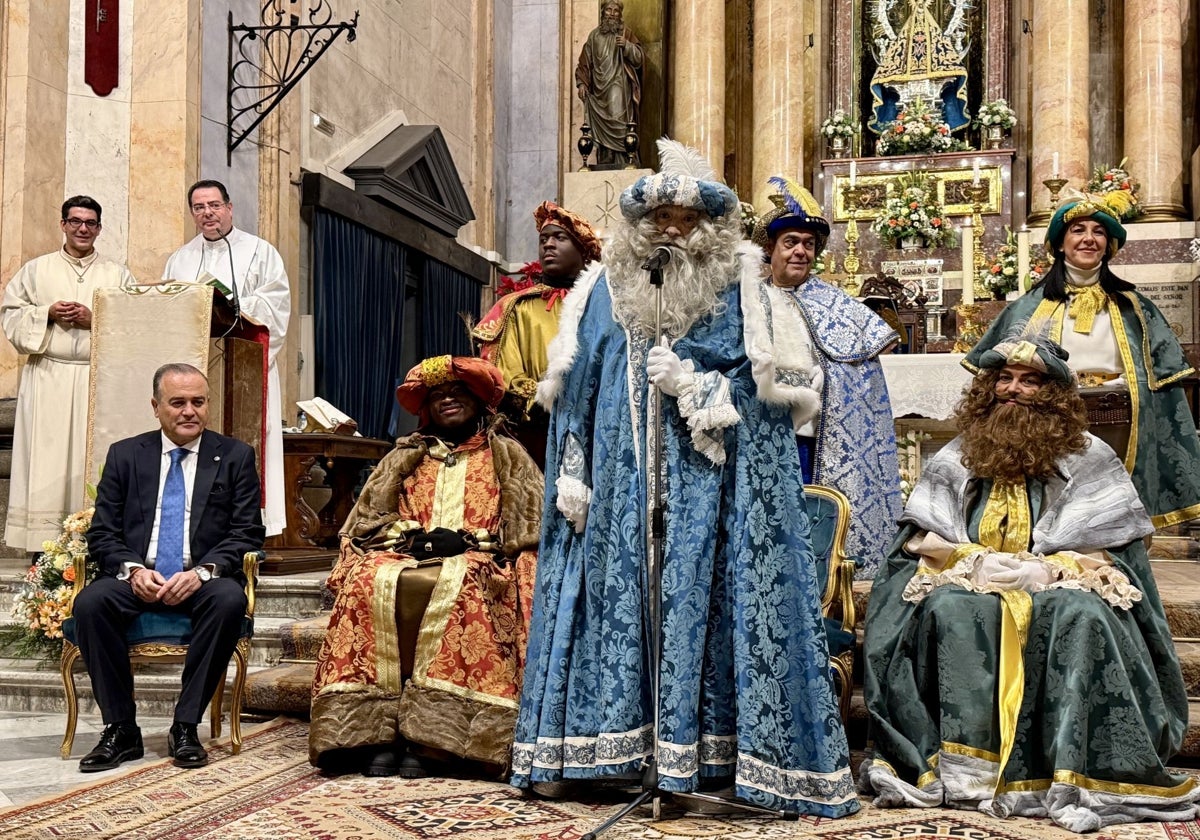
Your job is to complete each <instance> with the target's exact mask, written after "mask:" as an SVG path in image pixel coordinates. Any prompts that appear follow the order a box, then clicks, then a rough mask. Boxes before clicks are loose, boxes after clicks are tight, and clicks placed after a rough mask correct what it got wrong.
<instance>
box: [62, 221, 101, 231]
mask: <svg viewBox="0 0 1200 840" xmlns="http://www.w3.org/2000/svg"><path fill="white" fill-rule="evenodd" d="M63 224H64V225H66V226H67V227H69V228H70V229H71V230H79V229H80V228H81V227H85V228H87V229H88V230H99V229H100V222H99V221H97V220H96V219H63Z"/></svg>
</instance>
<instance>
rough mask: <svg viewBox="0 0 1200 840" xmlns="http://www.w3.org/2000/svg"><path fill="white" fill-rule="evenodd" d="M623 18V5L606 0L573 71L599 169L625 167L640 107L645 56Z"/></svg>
mask: <svg viewBox="0 0 1200 840" xmlns="http://www.w3.org/2000/svg"><path fill="white" fill-rule="evenodd" d="M623 14H624V3H622V2H621V0H605V3H604V7H603V9H602V10H601V13H600V25H599V26H597V27H596V28H595V29H593V30H592V31H591V33H589V34H588V37H587V41H585V42H584V44H583V49H582V50H580V52H579V63H578V64H577V65H576V67H575V90H576V92H577V93H578V94H579V98H580V99H581V100H582V101H583V107H584V115H585V120H586V122H587V124H588V125H589V126H591V133H592V138H593V139H594V140H595V143H596V161H597V164H598V166H600V167H604V168H607V167H609V166H612V165H616V166H621V165H624V164H625V162H626V160H627V156H626V151H625V149H626V145H625V135H626V133H628V125H629V124H630V123H633V124H634V125H635V126H636V125H637V124H638V117H639V109H640V107H641V102H642V63H643V62H644V61H645V58H646V52H645V50H643V49H642V46H641V44H640V43H639V42H638V39H637V36H636V35H634V34H633V31H632V30H631V29H629V27H627V26H626V25H625V21H624V18H623ZM635 157H636V155H635ZM630 162H631V163H635V164H636V160H635V161H630Z"/></svg>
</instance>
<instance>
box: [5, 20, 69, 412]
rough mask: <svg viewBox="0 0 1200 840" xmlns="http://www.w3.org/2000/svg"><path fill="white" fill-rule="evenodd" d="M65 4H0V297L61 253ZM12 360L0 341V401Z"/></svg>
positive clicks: (12, 374)
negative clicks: (45, 258) (39, 261)
mask: <svg viewBox="0 0 1200 840" xmlns="http://www.w3.org/2000/svg"><path fill="white" fill-rule="evenodd" d="M69 21H70V1H69V0H7V2H2V3H0V93H2V94H3V99H0V134H2V136H0V293H2V292H3V291H4V285H5V284H7V283H8V281H9V280H10V279H12V276H13V275H14V274H16V273H17V270H18V269H20V267H21V266H22V265H24V264H25V263H26V262H27V261H29V260H31V259H32V258H34V257H36V256H38V255H39V254H45V253H47V252H49V251H53V250H55V249H57V248H58V247H60V246H61V245H62V233H61V232H60V230H59V226H58V219H59V209H60V208H61V207H62V203H63V199H64V198H65V197H66V196H65V194H64V189H65V177H66V135H67V130H66V126H67V59H68V55H69V46H68V45H69V43H70V36H69ZM17 370H18V357H17V353H16V351H15V350H14V349H13V347H12V345H11V344H9V343H8V341H7V339H4V338H0V397H15V396H16V394H17Z"/></svg>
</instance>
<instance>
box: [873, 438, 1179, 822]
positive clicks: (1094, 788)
mask: <svg viewBox="0 0 1200 840" xmlns="http://www.w3.org/2000/svg"><path fill="white" fill-rule="evenodd" d="M958 458H959V449H958V446H957V441H954V442H951V443H950V444H949V445H948V446H947V447H945V448H944V449H943V450H942V451H941V452H940V453H939V454H938V455H937V456H936V457H935V458H934V459H933V460H932V461H931V463H930V464H929V466H928V467H927V468H926V471H925V473H924V474H923V475H922V478H921V482H920V484H919V485H918V487H917V488H916V489H915V490H914V492H913V496H912V498H911V499H910V501H909V506H908V508H906V510H905V513H904V516H903V517H902V518H901V528H900V533H899V534H898V536H897V537H896V540H895V542H894V543H893V545H892V549H891V552H890V555H889V558H888V562H887V564H886V565H885V566H884V567H883V568H882V569H881V570H880V572H879V575H878V576H877V577H876V578H875V582H874V585H873V587H872V590H871V601H870V606H869V609H868V612H867V621H866V640H865V654H866V657H865V659H866V662H865V697H866V702H867V707H868V710H869V713H870V725H871V738H872V739H873V741H874V744H875V752H874V755H873V756H872V757H871V758H869V759H868V760H867V761H865V762H864V763H863V767H862V768H861V771H860V774H861V775H860V784H861V786H862V787H863V788H864V789H865V791H866V792H871V793H874V794H875V795H876V797H877V798H876V800H875V804H876V805H879V806H900V807H933V806H937V805H943V804H944V805H949V806H952V807H959V808H971V809H976V808H977V809H979V810H981V811H984V812H989V813H992V814H995V815H997V816H1008V815H1011V814H1016V815H1024V816H1049V817H1051V818H1052V819H1053V820H1054V821H1055V822H1057V823H1059V824H1060V825H1062V826H1064V827H1066V828H1069V829H1071V830H1074V831H1094V830H1096V829H1098V828H1101V827H1103V826H1105V825H1111V824H1115V823H1123V822H1133V821H1137V820H1143V819H1151V820H1184V819H1193V818H1194V817H1195V814H1196V805H1195V802H1196V800H1197V797H1198V796H1200V786H1198V785H1197V782H1196V780H1195V779H1192V778H1191V777H1188V776H1177V775H1173V774H1171V773H1169V772H1168V771H1167V770H1166V762H1167V760H1168V759H1169V758H1170V757H1171V756H1172V755H1173V754H1174V753H1175V752H1176V751H1178V749H1179V747H1180V745H1181V743H1182V739H1183V734H1184V729H1185V727H1186V724H1187V697H1186V692H1185V689H1184V683H1183V678H1182V674H1181V672H1180V667H1179V661H1178V658H1177V657H1176V654H1175V649H1174V645H1173V643H1172V641H1171V636H1170V631H1169V630H1168V627H1167V622H1166V617H1165V615H1164V613H1163V608H1162V603H1161V601H1160V599H1159V595H1158V591H1157V589H1156V587H1155V583H1154V578H1153V576H1152V574H1151V572H1150V565H1149V562H1148V560H1147V558H1146V551H1145V548H1144V545H1143V542H1142V540H1141V536H1142V535H1144V534H1146V533H1149V532H1150V529H1151V526H1150V523H1149V521H1148V520H1147V518H1146V515H1145V512H1144V510H1143V509H1142V507H1141V505H1140V503H1139V502H1138V499H1137V496H1136V492H1135V491H1134V489H1133V487H1132V485H1131V484H1130V482H1129V479H1128V477H1126V476H1125V475H1124V472H1123V470H1122V467H1121V464H1120V462H1119V461H1118V460H1117V458H1116V457H1115V456H1114V455H1113V452H1112V450H1111V449H1109V448H1108V447H1107V446H1105V445H1104V444H1103V443H1101V442H1099V441H1098V440H1097V439H1095V438H1093V439H1092V446H1091V447H1090V449H1089V450H1088V451H1087V452H1085V453H1082V454H1080V455H1076V456H1070V457H1068V458H1067V459H1064V461H1062V462H1060V467H1061V474H1060V475H1059V476H1056V477H1054V478H1053V479H1050V480H1047V481H1044V482H1043V481H1036V480H1031V481H1029V482H1028V483H1027V495H1028V500H1029V505H1030V513H1031V519H1032V522H1033V530H1032V539H1031V540H1030V548H1031V550H1032V551H1034V552H1035V553H1043V554H1046V555H1049V554H1051V553H1053V552H1055V551H1062V550H1065V549H1072V550H1076V551H1080V552H1095V551H1097V550H1099V549H1104V550H1105V551H1106V553H1107V555H1108V557H1109V558H1110V559H1111V560H1112V562H1113V563H1114V565H1115V566H1116V568H1118V569H1120V571H1122V572H1124V574H1125V575H1126V576H1127V577H1128V579H1129V582H1130V583H1131V584H1132V585H1133V586H1134V587H1136V588H1137V589H1138V590H1139V591H1140V592H1141V599H1140V600H1139V601H1136V602H1134V603H1133V604H1132V605H1131V608H1128V609H1124V608H1122V607H1120V606H1114V605H1112V604H1110V603H1109V602H1107V601H1106V600H1105V599H1104V598H1102V597H1101V596H1100V595H1099V594H1097V592H1095V591H1091V590H1088V589H1073V588H1055V589H1048V590H1045V591H1042V592H1036V593H1033V594H1032V595H1031V597H1030V599H1029V600H1030V601H1031V603H1032V610H1031V612H1030V614H1029V625H1028V637H1027V641H1026V643H1025V645H1024V649H1023V653H1022V654H1019V655H1018V661H1020V662H1022V663H1023V666H1024V675H1023V684H1022V683H1021V682H1017V683H1016V686H1017V692H1016V693H1015V695H1014V699H1015V698H1018V697H1019V713H1018V714H1017V717H1016V728H1015V737H1014V738H1013V741H1012V743H1013V746H1012V751H1011V754H1010V756H1009V758H1008V760H1007V764H1005V765H1004V771H1003V784H1002V785H1000V786H997V771H998V768H999V766H1000V761H1001V752H1002V743H1001V740H1002V738H1001V725H1000V723H999V718H1000V714H999V710H1000V708H1001V694H1000V690H1001V688H1002V683H1003V681H1002V680H1001V679H1000V677H999V676H998V675H999V674H1000V665H1001V622H1002V619H1003V618H1004V616H1003V614H1002V606H1001V601H1002V596H1001V595H998V594H996V593H991V592H972V591H968V589H966V588H963V587H961V586H958V585H955V584H949V583H944V584H942V585H940V586H936V588H933V589H932V590H931V591H929V592H928V594H926V595H925V596H924V598H923V599H922V600H919V601H917V602H915V603H914V602H912V601H910V600H905V599H904V591H905V587H906V585H908V584H909V581H910V580H911V579H912V578H913V576H914V574H915V573H916V572H917V567H918V562H919V560H918V558H917V557H916V556H914V555H913V554H910V553H909V552H908V551H907V550H905V547H904V546H905V543H906V542H907V541H908V540H909V539H910V538H911V537H913V536H914V535H917V534H920V533H922V532H925V531H932V532H933V533H936V534H938V535H939V536H941V537H943V538H944V539H946V540H947V541H949V542H950V543H953V544H961V543H965V542H979V524H980V519H981V516H982V512H983V508H984V505H985V503H986V501H987V498H988V494H989V493H990V490H991V482H990V481H989V480H981V479H976V478H974V477H971V476H970V475H968V474H967V471H966V470H965V469H964V468H963V467H962V466H961V463H959V460H958ZM1072 543H1073V544H1072ZM910 597H911V594H910ZM1017 650H1020V648H1017ZM1014 708H1015V706H1014Z"/></svg>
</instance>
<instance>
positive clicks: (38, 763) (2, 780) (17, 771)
mask: <svg viewBox="0 0 1200 840" xmlns="http://www.w3.org/2000/svg"><path fill="white" fill-rule="evenodd" d="M138 723H139V725H140V726H141V727H142V742H143V743H144V745H145V748H146V755H145V756H144V757H143V758H141V759H139V760H137V761H127V762H125V763H124V764H122V765H121V766H120V767H119V768H117V769H115V770H107V771H104V772H101V773H80V772H79V759H81V758H83V757H84V756H85V755H87V753H88V752H90V751H91V749H92V747H94V746H96V742H97V741H98V740H99V739H100V733H101V732H102V731H103V730H104V723H103V722H102V721H101V720H100V715H98V714H93V715H84V714H81V715H80V716H79V725H78V726H77V727H76V729H75V746H74V749H73V750H72V752H71V759H70V760H69V761H63V760H62V759H61V758H59V757H58V748H59V747H60V746H61V745H62V738H63V731H64V729H65V726H66V715H64V714H53V713H48V712H0V809H3V808H7V807H9V806H12V805H21V804H24V803H26V802H29V801H31V800H33V799H37V798H38V797H41V796H47V795H49V794H53V793H59V792H62V791H66V790H70V789H71V788H73V787H77V786H79V785H83V784H93V783H95V782H97V781H99V780H101V779H104V778H106V777H108V776H111V775H113V774H115V773H119V772H121V771H123V770H126V769H128V768H130V767H137V766H139V765H141V764H145V763H146V762H150V761H156V760H158V759H160V758H166V756H167V729H169V728H170V726H171V720H170V718H141V719H139V721H138ZM244 727H245V724H243V732H245V728H244ZM207 729H208V722H207V720H205V722H204V723H202V724H201V728H200V737H201V739H202V740H207V736H208V732H207ZM226 737H228V736H226ZM2 824H3V820H2V819H0V825H2Z"/></svg>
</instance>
